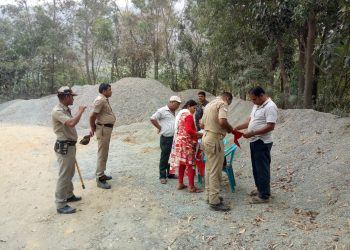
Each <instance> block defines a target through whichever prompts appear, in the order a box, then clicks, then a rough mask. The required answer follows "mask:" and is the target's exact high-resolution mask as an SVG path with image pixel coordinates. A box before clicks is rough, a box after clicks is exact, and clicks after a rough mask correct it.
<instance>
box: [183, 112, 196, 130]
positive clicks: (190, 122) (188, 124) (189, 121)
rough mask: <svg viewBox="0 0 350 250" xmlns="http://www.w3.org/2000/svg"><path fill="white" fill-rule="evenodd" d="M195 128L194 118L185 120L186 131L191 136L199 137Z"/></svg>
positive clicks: (190, 117) (189, 117) (188, 117)
mask: <svg viewBox="0 0 350 250" xmlns="http://www.w3.org/2000/svg"><path fill="white" fill-rule="evenodd" d="M193 127H195V126H194V121H193V117H192V116H190V115H189V116H187V117H186V118H185V131H186V132H187V133H189V134H190V135H197V131H196V130H195V129H193Z"/></svg>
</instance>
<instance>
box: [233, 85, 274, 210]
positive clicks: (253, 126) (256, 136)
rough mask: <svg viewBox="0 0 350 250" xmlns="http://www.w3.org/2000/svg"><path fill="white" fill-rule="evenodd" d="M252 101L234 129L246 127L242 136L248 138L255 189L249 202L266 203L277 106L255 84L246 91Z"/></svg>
mask: <svg viewBox="0 0 350 250" xmlns="http://www.w3.org/2000/svg"><path fill="white" fill-rule="evenodd" d="M248 94H249V97H250V100H251V101H252V102H253V103H254V107H253V110H252V112H251V114H250V117H249V118H248V119H247V120H246V121H245V122H244V123H242V124H240V125H238V126H237V127H235V128H234V129H236V130H240V129H245V128H248V129H247V132H245V133H244V134H243V137H244V138H250V155H251V161H252V168H253V176H254V181H255V186H256V190H253V191H252V192H251V193H250V195H251V196H252V199H251V201H250V203H252V204H254V203H256V204H257V203H267V202H269V201H270V196H271V190H270V163H271V153H270V152H271V148H272V130H274V128H275V124H276V122H277V106H276V104H275V103H274V102H273V101H272V100H271V98H269V97H268V96H267V95H266V93H265V91H264V89H263V88H261V87H259V86H257V87H254V88H252V89H251V90H249V92H248Z"/></svg>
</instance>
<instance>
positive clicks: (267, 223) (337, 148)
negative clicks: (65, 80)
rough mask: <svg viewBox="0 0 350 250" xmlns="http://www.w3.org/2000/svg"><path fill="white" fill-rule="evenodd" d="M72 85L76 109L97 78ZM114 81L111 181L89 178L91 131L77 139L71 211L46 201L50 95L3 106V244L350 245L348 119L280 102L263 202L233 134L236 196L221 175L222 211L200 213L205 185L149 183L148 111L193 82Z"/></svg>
mask: <svg viewBox="0 0 350 250" xmlns="http://www.w3.org/2000/svg"><path fill="white" fill-rule="evenodd" d="M73 89H74V90H75V91H76V92H78V93H79V96H78V97H77V98H76V100H75V103H74V106H73V113H74V112H75V110H76V108H77V107H78V105H81V104H83V105H90V104H91V102H92V100H93V99H94V98H95V97H96V94H97V85H96V86H75V87H73ZM112 89H113V96H112V97H111V100H110V102H111V105H112V108H113V110H114V112H115V113H116V114H117V122H118V124H117V127H115V128H114V130H113V134H112V140H111V145H110V153H109V159H108V163H107V173H108V174H111V175H112V176H113V180H112V181H110V184H111V185H112V189H110V190H102V189H99V188H97V187H96V182H95V177H94V173H95V164H96V151H97V145H96V139H95V138H93V139H92V140H91V142H90V144H89V145H87V146H82V145H78V147H77V161H78V163H79V166H80V169H81V172H82V174H83V177H84V181H85V186H86V189H84V190H83V189H82V187H81V184H80V181H79V178H78V176H77V174H76V175H75V177H74V179H73V181H74V187H75V194H77V195H81V196H82V198H83V199H82V201H81V202H77V203H73V204H71V205H72V206H73V207H75V208H77V213H75V214H72V215H59V214H57V213H56V209H55V204H54V192H55V186H56V180H57V175H58V164H57V162H56V156H55V154H54V151H53V144H54V141H55V137H54V133H53V131H52V128H51V125H50V112H51V110H52V107H53V106H54V105H55V104H56V103H57V97H56V96H55V95H51V96H47V97H43V98H40V99H35V100H34V99H33V100H13V101H10V102H6V103H2V104H0V129H1V131H2V136H1V144H0V162H1V165H0V173H1V174H0V196H1V197H2V199H1V203H0V214H1V216H0V249H6V250H7V249H59V250H61V249H123V250H124V249H168V250H170V249H181V250H182V249H220V250H221V249H239V250H244V249H247V250H248V249H249V250H250V249H281V250H284V249H317V250H319V249H329V250H331V249H332V250H333V249H334V250H335V249H344V250H345V249H346V250H347V249H349V250H350V192H349V190H350V153H349V152H350V143H349V142H350V118H340V117H337V116H334V115H331V114H325V113H320V112H316V111H313V110H279V119H278V122H277V125H276V129H275V131H274V133H273V134H274V144H273V148H272V163H271V188H272V195H273V199H272V202H271V203H270V204H261V205H250V204H249V202H248V199H249V197H248V195H247V193H248V192H250V191H251V189H252V188H253V177H252V173H251V163H250V154H249V143H248V142H247V141H246V140H244V139H242V140H241V141H240V143H241V145H242V147H241V149H238V150H237V153H236V155H235V159H234V163H233V166H234V172H235V176H236V183H237V186H236V191H235V192H234V193H232V192H231V191H230V190H229V187H228V181H227V178H226V176H225V174H223V177H224V180H223V183H222V184H223V185H222V192H221V195H222V196H223V197H224V202H225V203H227V204H229V205H230V206H231V209H232V210H231V211H230V212H227V213H220V212H214V211H211V210H209V208H208V205H207V204H206V202H205V200H204V194H203V193H200V194H192V193H189V192H188V191H187V190H182V191H177V190H176V188H175V187H176V184H177V181H176V180H170V181H169V182H168V184H167V185H161V184H160V183H159V180H158V163H159V155H160V149H159V136H158V135H157V133H156V131H155V129H154V128H153V127H152V126H151V124H150V122H149V117H150V115H151V114H152V113H153V112H154V111H155V110H156V109H157V108H159V107H161V106H163V105H165V103H166V102H167V99H168V98H169V96H170V95H174V94H178V95H179V96H181V98H182V99H183V100H188V99H190V98H193V99H195V98H196V94H197V92H198V90H187V91H184V92H180V93H174V92H172V91H171V90H170V89H169V88H166V87H165V86H164V85H163V84H161V83H160V82H157V81H154V80H149V79H140V78H124V79H121V80H120V81H118V82H116V83H113V84H112ZM209 98H213V96H210V95H209ZM145 104H147V105H145ZM88 109H89V110H91V106H89V107H88ZM89 110H88V111H87V112H86V113H85V114H84V115H83V117H82V120H81V122H80V123H79V125H78V126H77V129H78V134H79V137H80V138H82V136H84V135H85V134H87V133H88V131H87V127H88V118H87V117H88V113H89ZM250 110H251V103H249V102H245V101H242V100H239V99H234V102H233V103H232V104H231V105H230V107H229V122H230V123H231V124H233V125H235V124H237V123H238V122H239V121H241V120H243V119H245V118H246V117H247V116H248V115H249V112H250ZM231 139H232V138H231ZM198 185H199V184H198Z"/></svg>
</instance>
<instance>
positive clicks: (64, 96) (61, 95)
mask: <svg viewBox="0 0 350 250" xmlns="http://www.w3.org/2000/svg"><path fill="white" fill-rule="evenodd" d="M69 95H70V94H65V93H59V94H57V97H58V100H60V101H61V102H62V101H63V100H64V99H65V98H66V96H69Z"/></svg>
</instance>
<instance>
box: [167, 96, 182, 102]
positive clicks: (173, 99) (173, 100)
mask: <svg viewBox="0 0 350 250" xmlns="http://www.w3.org/2000/svg"><path fill="white" fill-rule="evenodd" d="M169 102H178V103H181V99H180V97H178V96H176V95H173V96H172V97H170V99H169Z"/></svg>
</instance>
